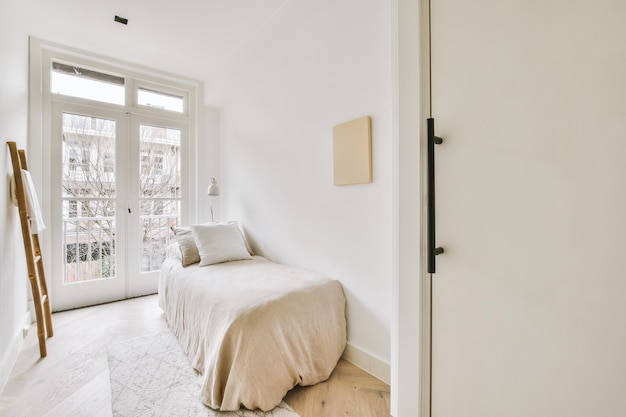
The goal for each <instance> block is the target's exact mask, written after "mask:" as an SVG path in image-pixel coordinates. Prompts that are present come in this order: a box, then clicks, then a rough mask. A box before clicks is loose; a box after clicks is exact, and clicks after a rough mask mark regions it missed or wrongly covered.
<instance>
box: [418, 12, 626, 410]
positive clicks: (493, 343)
mask: <svg viewBox="0 0 626 417" xmlns="http://www.w3.org/2000/svg"><path fill="white" fill-rule="evenodd" d="M430 4H431V28H430V29H431V33H432V37H431V43H432V47H431V56H432V61H431V66H432V91H431V98H432V109H431V110H432V113H431V115H432V117H434V119H435V130H436V132H435V134H436V135H437V136H439V137H442V138H443V143H442V144H438V145H435V147H436V165H435V166H436V176H435V181H436V188H437V193H436V196H437V201H436V210H437V216H436V221H437V225H436V231H437V244H438V245H441V246H442V247H443V248H444V250H445V252H444V253H443V254H441V255H439V256H437V258H436V259H437V263H436V273H435V274H433V275H432V294H433V295H432V297H433V298H432V311H433V313H432V387H431V389H432V402H431V415H432V416H434V417H458V416H464V417H513V416H519V417H522V416H524V417H525V416H534V417H565V416H567V417H583V416H590V415H596V416H623V415H626V402H625V401H624V392H626V360H625V359H624V352H626V332H625V331H624V326H623V318H624V317H626V303H625V302H624V300H626V280H625V279H624V278H625V272H624V271H626V256H624V253H626V238H625V236H626V216H625V215H624V213H626V191H625V190H626V186H625V181H626V163H625V162H624V161H625V155H626V117H624V112H625V108H626V102H625V101H624V97H626V83H625V82H624V74H626V43H625V42H624V39H626V25H624V18H625V17H626V3H624V2H616V1H608V0H581V1H575V2H550V1H547V2H545V1H544V2H532V1H530V2H528V1H517V2H511V1H507V2H502V1H499V0H487V1H481V2H464V1H455V0H432V1H431V2H430Z"/></svg>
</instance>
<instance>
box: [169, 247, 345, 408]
mask: <svg viewBox="0 0 626 417" xmlns="http://www.w3.org/2000/svg"><path fill="white" fill-rule="evenodd" d="M159 304H160V306H161V308H162V309H163V310H164V312H165V318H166V320H167V322H168V325H169V326H170V327H171V328H172V330H173V331H174V333H175V334H176V336H177V337H178V340H179V341H180V343H181V346H182V348H183V351H184V352H185V354H186V355H187V357H188V358H189V360H190V362H191V364H192V366H193V367H194V368H195V369H196V370H197V371H198V372H199V373H200V374H201V375H202V388H201V392H200V397H201V399H202V401H203V402H204V403H205V404H206V405H208V406H209V407H211V408H214V409H219V410H222V411H229V410H237V409H239V408H240V407H241V406H243V407H245V408H247V409H261V410H263V411H267V410H270V409H272V408H274V407H275V406H276V405H278V404H279V403H280V402H281V400H282V399H283V397H284V396H285V394H286V393H287V392H288V391H289V390H290V389H291V388H293V387H294V386H295V385H313V384H316V383H318V382H321V381H324V380H326V379H328V377H329V376H330V374H331V372H332V371H333V369H334V368H335V366H336V364H337V361H338V360H339V358H340V357H341V355H342V353H343V351H344V349H345V346H346V321H345V297H344V293H343V289H342V286H341V284H340V283H339V281H337V280H334V279H329V278H326V277H323V276H320V275H319V274H316V273H313V272H311V271H307V270H304V269H300V268H295V267H289V266H285V265H280V264H277V263H274V262H271V261H269V260H267V259H265V258H263V257H259V256H254V257H253V259H252V260H245V261H235V262H226V263H221V264H215V265H210V266H203V267H199V266H198V264H195V265H190V266H187V267H185V268H183V266H182V264H181V262H180V260H178V259H174V258H171V259H170V258H168V259H167V260H166V261H165V263H164V264H163V268H162V273H161V280H160V283H159Z"/></svg>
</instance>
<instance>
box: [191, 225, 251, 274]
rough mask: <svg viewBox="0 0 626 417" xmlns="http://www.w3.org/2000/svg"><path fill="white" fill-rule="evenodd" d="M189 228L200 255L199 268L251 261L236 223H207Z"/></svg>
mask: <svg viewBox="0 0 626 417" xmlns="http://www.w3.org/2000/svg"><path fill="white" fill-rule="evenodd" d="M190 227H191V230H192V231H193V237H194V240H195V241H196V245H197V246H198V252H199V253H200V266H205V265H213V264H217V263H221V262H229V261H239V260H244V259H252V257H251V256H250V253H248V250H247V249H246V245H245V243H244V240H243V237H242V236H241V231H240V230H239V225H238V224H237V223H236V222H233V223H228V224H224V223H207V224H198V225H193V226H190Z"/></svg>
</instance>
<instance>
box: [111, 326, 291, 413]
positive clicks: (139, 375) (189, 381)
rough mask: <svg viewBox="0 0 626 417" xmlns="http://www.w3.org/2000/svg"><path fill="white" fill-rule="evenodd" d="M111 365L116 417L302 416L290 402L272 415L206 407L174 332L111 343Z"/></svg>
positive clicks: (281, 405) (112, 393) (196, 377)
mask: <svg viewBox="0 0 626 417" xmlns="http://www.w3.org/2000/svg"><path fill="white" fill-rule="evenodd" d="M108 360H109V371H110V376H111V401H112V406H113V417H200V416H202V417H299V416H298V414H297V413H296V412H295V411H293V409H292V408H291V407H289V406H288V405H287V404H286V403H285V402H282V403H281V404H279V405H278V407H276V408H275V409H273V410H271V411H268V412H262V411H258V410H257V411H249V410H244V409H241V410H239V411H229V412H223V411H216V410H213V409H211V408H209V407H207V406H205V405H204V404H202V402H201V401H200V399H199V392H200V382H199V379H198V376H197V374H196V372H195V371H194V370H193V368H192V367H191V366H190V365H189V362H188V361H187V358H186V357H185V356H184V354H183V351H182V349H181V348H180V345H179V344H178V340H176V337H175V336H174V334H173V333H172V332H171V331H162V332H159V333H156V334H153V335H148V336H143V337H137V338H134V339H130V340H125V341H123V342H116V343H112V344H111V345H110V346H109V349H108Z"/></svg>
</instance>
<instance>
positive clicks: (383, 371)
mask: <svg viewBox="0 0 626 417" xmlns="http://www.w3.org/2000/svg"><path fill="white" fill-rule="evenodd" d="M342 357H343V358H344V359H345V360H347V361H348V362H350V363H352V364H354V365H356V366H358V367H359V368H361V369H363V370H364V371H365V372H367V373H368V374H370V375H373V376H375V377H376V378H378V379H380V380H381V381H383V382H385V383H387V384H390V383H391V365H389V363H387V362H385V361H384V360H382V359H380V358H377V357H376V356H374V355H372V354H370V353H368V352H366V351H365V350H363V349H360V348H358V347H356V346H354V345H353V344H351V343H350V342H348V344H347V345H346V350H344V351H343V355H342Z"/></svg>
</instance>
